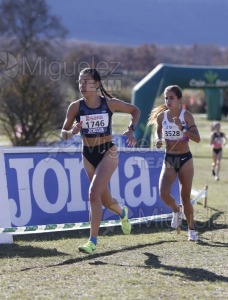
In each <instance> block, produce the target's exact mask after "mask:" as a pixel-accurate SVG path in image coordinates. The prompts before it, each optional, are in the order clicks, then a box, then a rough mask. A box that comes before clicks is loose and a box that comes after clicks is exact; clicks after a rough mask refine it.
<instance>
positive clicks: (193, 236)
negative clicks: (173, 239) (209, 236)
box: [188, 230, 197, 242]
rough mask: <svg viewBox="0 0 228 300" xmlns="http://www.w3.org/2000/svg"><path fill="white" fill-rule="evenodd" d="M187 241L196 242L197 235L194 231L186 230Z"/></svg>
mask: <svg viewBox="0 0 228 300" xmlns="http://www.w3.org/2000/svg"><path fill="white" fill-rule="evenodd" d="M188 240H189V241H191V242H196V241H197V234H196V231H195V230H188Z"/></svg>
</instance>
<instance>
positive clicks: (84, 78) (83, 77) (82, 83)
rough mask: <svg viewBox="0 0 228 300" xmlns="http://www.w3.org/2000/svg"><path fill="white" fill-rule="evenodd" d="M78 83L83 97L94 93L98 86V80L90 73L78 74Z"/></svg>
mask: <svg viewBox="0 0 228 300" xmlns="http://www.w3.org/2000/svg"><path fill="white" fill-rule="evenodd" d="M78 83H79V90H80V93H81V94H82V96H84V97H86V96H89V95H91V94H94V93H96V92H97V88H98V87H99V82H98V81H95V80H94V79H93V77H92V76H91V74H80V75H79V80H78Z"/></svg>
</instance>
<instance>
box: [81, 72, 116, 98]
mask: <svg viewBox="0 0 228 300" xmlns="http://www.w3.org/2000/svg"><path fill="white" fill-rule="evenodd" d="M80 74H90V75H91V76H92V78H93V79H94V80H95V81H98V82H99V83H100V85H99V89H100V91H101V94H102V95H103V96H104V97H105V96H108V97H109V98H113V96H112V95H111V94H110V93H109V92H108V91H106V89H105V88H104V86H103V84H102V82H101V75H100V73H99V72H98V70H97V69H92V68H85V69H83V70H81V71H80Z"/></svg>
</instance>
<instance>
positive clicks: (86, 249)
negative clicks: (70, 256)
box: [78, 241, 96, 254]
mask: <svg viewBox="0 0 228 300" xmlns="http://www.w3.org/2000/svg"><path fill="white" fill-rule="evenodd" d="M78 250H79V251H80V252H83V253H87V254H93V253H94V252H95V250H96V245H95V244H94V243H93V242H91V241H88V242H87V243H86V244H85V245H83V246H80V247H78Z"/></svg>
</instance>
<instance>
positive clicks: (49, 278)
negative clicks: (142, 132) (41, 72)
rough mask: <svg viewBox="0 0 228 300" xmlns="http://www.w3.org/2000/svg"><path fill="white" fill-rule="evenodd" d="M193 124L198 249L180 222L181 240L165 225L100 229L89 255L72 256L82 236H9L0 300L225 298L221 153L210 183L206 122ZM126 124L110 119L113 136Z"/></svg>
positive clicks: (0, 264)
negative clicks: (203, 195) (203, 193)
mask: <svg viewBox="0 0 228 300" xmlns="http://www.w3.org/2000/svg"><path fill="white" fill-rule="evenodd" d="M195 119H196V122H197V125H198V127H199V130H200V134H201V137H202V142H201V143H200V144H199V145H197V144H194V143H191V148H192V152H193V155H194V165H195V176H194V181H193V187H194V189H203V188H204V186H205V185H208V187H209V189H208V199H207V208H204V207H203V199H201V200H200V201H199V203H198V204H196V205H195V206H194V209H195V219H196V225H197V231H198V235H199V242H198V243H191V242H188V241H187V238H186V234H187V231H186V223H185V221H184V222H183V228H182V231H181V233H180V235H177V234H176V233H175V232H174V231H173V230H172V229H171V228H170V224H169V222H163V223H153V222H150V223H148V224H144V225H134V228H133V231H132V234H131V235H130V236H124V235H122V234H121V231H120V228H119V227H116V228H115V229H112V228H109V229H105V228H103V229H101V231H100V236H99V244H98V253H97V254H95V255H93V256H87V255H85V254H82V253H79V252H78V251H77V248H78V246H79V245H80V244H81V243H84V242H86V241H87V238H88V230H84V231H72V232H61V233H46V234H38V235H27V236H15V237H14V243H13V244H12V245H0V295H1V296H0V299H12V300H14V299H15V300H16V299H23V300H29V299H40V300H43V299H66V300H68V299H82V300H86V299H91V298H92V299H108V300H109V299H132V300H133V299H175V300H176V299H226V298H227V297H228V287H227V282H228V268H227V267H228V266H227V246H228V237H227V225H228V214H227V212H228V201H227V183H228V173H227V170H228V151H227V148H225V149H224V157H223V159H222V164H221V173H220V177H221V180H220V181H214V179H213V177H212V176H211V172H210V167H211V149H210V147H209V132H210V124H211V122H210V121H207V120H206V119H205V117H204V116H196V118H195ZM128 122H129V119H127V118H124V117H121V118H119V119H118V118H117V121H116V125H115V123H114V130H115V131H116V132H117V133H121V132H122V131H124V130H125V128H126V127H127V125H128ZM227 128H228V123H226V122H222V130H224V131H225V132H227ZM118 131H119V132H118ZM227 135H228V134H227Z"/></svg>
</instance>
